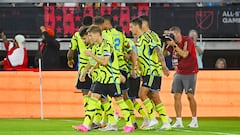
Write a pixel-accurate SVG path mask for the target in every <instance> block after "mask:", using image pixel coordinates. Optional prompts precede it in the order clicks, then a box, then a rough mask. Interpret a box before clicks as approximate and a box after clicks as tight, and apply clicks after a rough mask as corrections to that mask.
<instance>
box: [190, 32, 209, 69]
mask: <svg viewBox="0 0 240 135" xmlns="http://www.w3.org/2000/svg"><path fill="white" fill-rule="evenodd" d="M188 36H189V37H190V38H191V39H192V40H193V42H194V44H195V48H196V56H197V60H198V68H199V69H202V68H203V62H202V57H203V53H204V46H205V43H204V42H202V40H201V39H200V42H198V41H197V40H198V33H197V31H196V30H194V29H192V30H190V31H189V34H188Z"/></svg>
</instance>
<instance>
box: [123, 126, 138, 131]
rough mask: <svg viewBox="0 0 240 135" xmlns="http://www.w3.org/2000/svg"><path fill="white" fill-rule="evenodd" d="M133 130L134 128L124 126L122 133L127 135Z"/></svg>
mask: <svg viewBox="0 0 240 135" xmlns="http://www.w3.org/2000/svg"><path fill="white" fill-rule="evenodd" d="M134 130H135V128H134V126H125V127H124V128H123V132H124V133H129V132H133V131H134Z"/></svg>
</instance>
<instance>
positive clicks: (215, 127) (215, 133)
mask: <svg viewBox="0 0 240 135" xmlns="http://www.w3.org/2000/svg"><path fill="white" fill-rule="evenodd" d="M81 122H82V119H81V120H80V119H44V120H40V119H0V135H79V134H88V135H113V134H114V135H120V134H123V133H122V132H121V130H119V131H117V132H113V131H112V132H102V131H99V130H93V131H90V132H89V133H80V132H78V131H75V130H73V129H72V128H71V126H72V125H78V124H80V123H81ZM137 122H138V123H139V125H140V124H141V122H142V120H141V119H139V120H138V121H137ZM189 122H190V119H189V118H184V126H185V128H183V129H173V130H172V131H159V130H158V128H159V127H160V125H159V127H158V128H156V129H154V130H149V131H143V130H140V129H138V130H136V131H135V132H133V133H130V134H132V135H144V134H146V135H240V118H199V126H200V127H199V128H197V129H190V128H187V124H188V123H189ZM123 125H124V122H123V120H120V121H119V123H118V126H119V128H121V127H122V126H123Z"/></svg>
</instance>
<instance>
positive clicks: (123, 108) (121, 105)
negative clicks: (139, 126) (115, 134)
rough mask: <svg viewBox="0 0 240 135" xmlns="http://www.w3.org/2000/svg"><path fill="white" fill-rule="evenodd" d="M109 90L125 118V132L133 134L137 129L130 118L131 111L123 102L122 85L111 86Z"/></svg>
mask: <svg viewBox="0 0 240 135" xmlns="http://www.w3.org/2000/svg"><path fill="white" fill-rule="evenodd" d="M109 89H110V90H111V93H109V95H111V96H112V97H114V98H115V100H116V102H117V105H118V106H119V108H120V109H121V112H122V115H123V118H124V120H125V121H126V124H125V126H124V128H123V132H133V131H134V129H135V128H134V127H133V125H132V120H131V118H130V117H131V114H130V111H129V107H128V105H127V104H126V102H125V101H124V100H123V97H122V96H121V88H120V85H119V84H111V86H110V87H109ZM114 93H115V94H114ZM116 93H118V94H116Z"/></svg>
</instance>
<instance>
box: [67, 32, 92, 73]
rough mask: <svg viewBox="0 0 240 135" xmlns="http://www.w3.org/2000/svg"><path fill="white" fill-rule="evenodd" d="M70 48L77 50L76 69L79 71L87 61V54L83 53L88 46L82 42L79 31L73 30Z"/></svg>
mask: <svg viewBox="0 0 240 135" xmlns="http://www.w3.org/2000/svg"><path fill="white" fill-rule="evenodd" d="M70 49H71V50H74V51H75V50H78V52H79V55H78V58H79V61H78V71H79V72H80V73H81V72H82V71H83V69H84V68H85V66H86V65H87V63H88V56H86V55H85V54H84V51H85V50H86V49H88V46H87V45H86V44H85V43H84V42H83V40H82V38H81V36H80V34H79V32H75V33H74V35H73V36H72V39H71V46H70Z"/></svg>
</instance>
